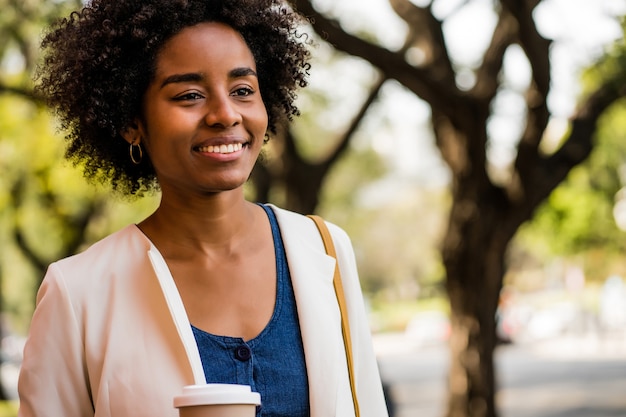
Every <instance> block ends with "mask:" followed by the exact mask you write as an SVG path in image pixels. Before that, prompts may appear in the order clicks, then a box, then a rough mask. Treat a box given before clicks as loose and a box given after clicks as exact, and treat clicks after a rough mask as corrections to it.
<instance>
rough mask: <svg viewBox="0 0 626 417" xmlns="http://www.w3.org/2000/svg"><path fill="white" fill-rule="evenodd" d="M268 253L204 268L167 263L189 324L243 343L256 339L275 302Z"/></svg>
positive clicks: (272, 264)
mask: <svg viewBox="0 0 626 417" xmlns="http://www.w3.org/2000/svg"><path fill="white" fill-rule="evenodd" d="M267 249H270V250H267ZM267 249H266V250H263V251H262V252H263V253H258V254H256V255H254V256H253V257H252V259H250V257H249V256H244V257H238V258H239V259H232V260H220V261H218V262H213V263H212V265H211V266H209V265H207V266H206V267H198V263H197V262H183V263H180V262H170V269H171V271H172V275H173V276H174V280H175V282H176V285H177V287H178V290H179V292H180V295H181V298H182V300H183V304H184V305H185V309H186V311H187V315H188V317H189V321H190V322H191V324H193V325H194V326H196V327H198V328H199V329H202V330H204V331H206V332H209V333H212V334H216V335H223V336H233V337H242V338H244V339H245V340H250V339H252V338H254V337H255V336H257V335H258V334H259V333H260V332H261V331H262V330H263V329H264V328H265V326H266V325H267V323H268V322H269V320H270V319H271V317H272V314H273V312H274V304H275V302H276V266H275V260H274V252H273V247H271V248H267Z"/></svg>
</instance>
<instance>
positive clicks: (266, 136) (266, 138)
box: [263, 133, 270, 145]
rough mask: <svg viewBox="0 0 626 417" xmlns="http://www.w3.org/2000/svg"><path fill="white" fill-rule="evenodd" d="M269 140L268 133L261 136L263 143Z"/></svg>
mask: <svg viewBox="0 0 626 417" xmlns="http://www.w3.org/2000/svg"><path fill="white" fill-rule="evenodd" d="M269 141H270V134H269V133H266V134H265V136H264V137H263V144H264V145H265V144H266V143H267V142H269Z"/></svg>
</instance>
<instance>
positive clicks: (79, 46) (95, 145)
mask: <svg viewBox="0 0 626 417" xmlns="http://www.w3.org/2000/svg"><path fill="white" fill-rule="evenodd" d="M201 22H220V23H224V24H227V25H229V26H230V27H232V28H233V29H235V30H236V31H238V32H239V33H241V34H242V36H243V38H244V39H245V41H246V43H247V45H248V47H249V48H250V50H251V51H252V54H253V56H254V59H255V61H256V65H257V73H258V77H259V85H260V88H261V90H262V96H263V101H264V103H265V107H266V109H267V112H268V119H269V120H268V129H269V130H270V131H271V132H274V133H275V131H276V127H277V125H278V124H279V123H280V121H281V120H283V119H291V118H292V117H293V116H295V115H297V114H298V109H297V107H296V106H295V104H294V100H295V98H296V89H297V88H299V87H304V86H306V84H307V80H306V79H307V76H308V72H309V68H310V64H309V63H308V59H309V55H310V53H309V51H308V49H307V44H308V41H307V39H308V38H307V36H306V34H304V33H301V32H300V28H301V25H302V24H303V23H304V19H303V18H302V16H301V15H300V14H298V13H297V12H296V11H294V10H293V8H292V7H291V6H289V5H288V4H286V3H285V2H284V1H281V0H142V1H137V0H115V1H111V0H92V1H90V2H88V4H87V5H86V6H85V7H84V8H83V9H82V10H80V11H76V12H73V13H72V14H71V15H70V16H69V17H66V18H64V19H62V20H60V21H59V22H57V23H56V24H55V25H54V26H53V27H52V28H51V29H50V31H49V32H48V33H47V34H46V35H45V36H44V38H43V41H42V49H43V51H44V57H43V61H42V63H41V65H40V66H39V69H38V72H37V77H36V78H37V80H38V81H39V82H38V85H37V87H36V88H37V90H38V91H39V92H40V93H41V94H42V95H43V96H44V97H45V98H46V100H47V102H48V104H49V105H50V106H51V108H52V109H54V111H55V113H56V115H57V116H58V117H59V119H60V121H61V127H62V129H64V130H65V131H67V132H68V133H67V135H66V139H67V141H68V146H67V150H66V157H67V158H68V159H70V160H71V161H73V162H74V163H75V164H78V165H82V166H83V167H84V174H85V176H86V177H87V178H88V179H91V180H98V181H100V182H108V183H110V185H111V186H112V188H113V190H115V191H119V192H121V193H122V194H127V195H133V194H139V195H140V194H142V193H143V192H144V191H154V190H156V189H158V183H157V180H156V174H155V172H154V168H153V167H152V164H151V163H150V160H149V158H143V160H142V162H141V163H140V164H139V165H135V164H133V163H132V162H131V160H130V158H129V149H128V146H129V145H128V143H127V142H126V141H125V140H124V139H123V138H122V136H121V134H120V132H122V131H124V129H126V128H128V127H129V126H130V124H131V123H132V121H133V119H135V117H137V116H139V115H140V114H141V103H142V98H143V96H144V94H145V92H146V90H147V88H148V85H149V83H150V82H151V80H153V78H154V75H155V61H156V57H157V54H158V52H159V51H160V49H161V48H162V47H163V45H164V43H165V42H167V41H168V40H169V39H170V38H171V37H172V36H174V35H176V34H177V33H179V32H180V31H181V30H183V29H184V28H186V27H190V26H194V25H196V24H198V23H201Z"/></svg>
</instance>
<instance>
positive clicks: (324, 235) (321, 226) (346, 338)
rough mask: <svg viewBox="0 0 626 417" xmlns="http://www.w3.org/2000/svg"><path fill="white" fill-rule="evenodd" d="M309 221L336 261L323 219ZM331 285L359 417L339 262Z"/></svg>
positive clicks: (314, 217)
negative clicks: (335, 298) (333, 288)
mask: <svg viewBox="0 0 626 417" xmlns="http://www.w3.org/2000/svg"><path fill="white" fill-rule="evenodd" d="M308 217H310V218H311V219H313V221H314V222H315V225H316V226H317V228H318V229H319V231H320V235H322V240H323V241H324V247H325V248H326V253H327V254H328V255H330V256H332V257H333V258H335V260H337V253H336V252H335V245H334V243H333V238H332V236H331V235H330V232H329V231H328V227H326V223H325V222H324V219H322V218H321V217H319V216H315V215H312V214H311V215H309V216H308ZM333 285H334V287H335V293H336V294H337V302H338V303H339V311H340V312H341V333H342V334H343V343H344V345H345V347H346V359H347V361H348V376H349V377H350V389H351V391H352V401H353V403H354V411H355V415H356V417H360V415H361V413H360V411H359V401H358V399H357V396H356V386H355V379H354V364H353V360H352V341H351V339H350V325H349V323H348V310H347V307H346V299H345V296H344V293H343V284H342V282H341V273H340V272H339V262H338V261H337V262H336V263H335V275H334V277H333Z"/></svg>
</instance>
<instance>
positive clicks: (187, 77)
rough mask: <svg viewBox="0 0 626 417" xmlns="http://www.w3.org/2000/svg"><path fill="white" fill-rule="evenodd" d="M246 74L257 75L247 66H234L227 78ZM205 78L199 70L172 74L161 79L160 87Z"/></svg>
mask: <svg viewBox="0 0 626 417" xmlns="http://www.w3.org/2000/svg"><path fill="white" fill-rule="evenodd" d="M248 76H253V77H257V73H256V72H255V71H254V70H253V69H252V68H249V67H239V68H234V69H232V70H231V71H230V72H229V73H228V78H240V77H248ZM205 78H206V77H205V75H204V74H202V73H199V72H189V73H185V74H172V75H170V76H169V77H167V78H166V79H165V80H163V82H162V83H161V88H163V87H165V86H166V85H168V84H175V83H190V82H202V81H204V80H205Z"/></svg>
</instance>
